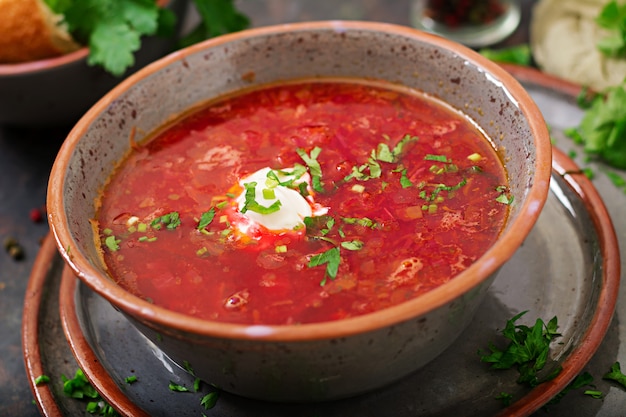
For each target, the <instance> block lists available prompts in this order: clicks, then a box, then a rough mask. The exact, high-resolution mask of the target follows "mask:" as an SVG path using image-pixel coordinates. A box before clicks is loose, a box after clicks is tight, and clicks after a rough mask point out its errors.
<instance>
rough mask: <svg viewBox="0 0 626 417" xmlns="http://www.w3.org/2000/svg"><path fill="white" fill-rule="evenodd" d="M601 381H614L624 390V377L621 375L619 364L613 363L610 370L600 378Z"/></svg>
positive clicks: (625, 384) (625, 376) (625, 377)
mask: <svg viewBox="0 0 626 417" xmlns="http://www.w3.org/2000/svg"><path fill="white" fill-rule="evenodd" d="M602 379H607V380H610V381H615V382H617V383H618V384H620V385H621V386H622V388H624V389H626V375H624V374H623V373H622V370H621V368H620V363H619V362H615V363H614V364H613V365H612V366H611V370H610V371H609V372H608V373H606V374H604V376H602Z"/></svg>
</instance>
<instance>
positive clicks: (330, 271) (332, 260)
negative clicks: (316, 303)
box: [308, 246, 341, 286]
mask: <svg viewBox="0 0 626 417" xmlns="http://www.w3.org/2000/svg"><path fill="white" fill-rule="evenodd" d="M340 262H341V256H340V255H339V247H337V246H335V247H333V248H330V249H328V250H327V251H325V252H322V253H318V254H315V255H313V256H311V258H310V259H309V264H308V266H309V268H314V267H316V266H320V265H326V272H325V273H324V279H323V280H322V282H321V283H320V285H322V286H323V285H325V284H326V279H327V278H330V279H335V278H336V277H337V271H339V263H340Z"/></svg>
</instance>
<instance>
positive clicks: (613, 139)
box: [564, 85, 626, 169]
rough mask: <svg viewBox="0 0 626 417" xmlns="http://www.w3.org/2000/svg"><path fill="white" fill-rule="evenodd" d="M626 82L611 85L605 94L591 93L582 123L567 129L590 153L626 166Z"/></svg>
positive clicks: (586, 103)
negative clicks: (625, 83) (624, 83)
mask: <svg viewBox="0 0 626 417" xmlns="http://www.w3.org/2000/svg"><path fill="white" fill-rule="evenodd" d="M624 87H625V85H618V86H614V87H610V88H608V89H607V90H606V92H605V93H604V94H596V95H592V96H591V97H589V93H588V92H584V94H585V96H587V102H585V103H583V102H582V101H581V100H580V99H579V100H578V103H579V105H581V104H584V105H585V106H587V108H586V111H585V114H584V116H583V118H582V120H581V121H580V124H579V125H578V126H577V127H575V128H570V129H566V130H565V131H564V133H565V135H567V136H568V137H570V138H571V139H573V140H574V141H575V142H576V143H579V144H581V145H583V146H584V150H585V152H586V153H588V154H590V155H595V156H598V157H600V158H602V159H603V160H604V161H605V162H607V163H608V164H610V165H612V166H614V167H616V168H621V169H626V140H625V139H624V137H625V136H626V110H625V109H626V90H625V89H624Z"/></svg>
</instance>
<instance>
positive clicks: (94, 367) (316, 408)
mask: <svg viewBox="0 0 626 417" xmlns="http://www.w3.org/2000/svg"><path fill="white" fill-rule="evenodd" d="M576 170H577V168H576V166H575V165H574V164H573V162H572V161H571V160H569V159H568V158H567V157H566V156H565V155H564V154H562V153H560V152H557V153H556V154H555V158H554V163H553V181H552V183H551V184H552V185H551V192H550V196H549V199H548V202H547V204H546V207H545V209H544V212H542V214H541V217H540V219H539V222H538V223H537V226H536V227H535V229H534V230H533V232H532V233H531V234H530V236H529V237H528V239H527V240H526V242H525V243H524V245H523V246H522V247H521V248H520V250H519V251H518V252H517V253H516V255H515V256H514V258H513V259H512V260H511V261H510V262H509V263H507V264H506V265H505V267H504V268H503V269H502V270H501V272H500V274H499V275H498V277H497V278H496V281H495V282H494V284H493V286H492V288H491V289H490V291H489V293H488V295H487V297H486V299H485V302H484V303H483V304H482V306H481V308H480V310H479V312H478V314H477V316H476V318H475V320H474V322H473V323H472V324H471V325H470V326H469V328H468V329H467V330H466V331H465V332H464V333H463V334H462V335H461V338H460V339H459V340H458V341H457V342H456V343H455V344H454V345H453V346H452V347H451V348H449V349H448V350H447V351H446V352H444V353H443V354H442V355H441V356H440V357H438V358H437V359H436V360H435V361H434V362H432V363H431V364H429V365H427V366H426V367H425V368H423V369H421V370H420V371H418V372H416V373H415V374H413V375H411V376H409V377H408V378H405V379H404V380H402V381H400V382H399V383H396V384H394V385H391V386H389V387H387V388H385V389H382V390H379V391H376V392H373V393H371V394H368V395H363V396H359V397H355V398H352V399H347V400H342V401H335V402H327V403H319V404H303V405H293V404H291V405H287V404H273V403H265V402H261V401H254V400H249V399H245V398H241V397H237V396H234V395H230V394H227V393H221V395H220V398H219V400H218V402H217V405H216V407H215V408H213V409H212V410H210V415H211V416H249V415H255V416H319V415H324V416H345V415H360V416H367V415H376V416H380V415H394V416H400V417H401V416H414V415H429V416H449V415H497V414H499V413H507V414H508V413H516V414H517V415H528V414H530V413H532V412H534V411H536V410H537V409H539V408H540V407H541V406H542V405H544V404H545V403H546V402H547V401H548V400H549V399H550V398H551V397H552V396H554V395H556V394H557V393H558V392H560V391H561V390H562V389H563V388H564V387H565V386H566V385H567V384H568V383H569V382H570V380H571V379H572V378H574V377H575V376H576V375H577V374H578V373H579V372H580V371H581V370H582V369H583V367H584V366H585V364H586V363H587V362H588V361H589V359H590V358H591V357H592V355H593V353H594V352H595V351H596V349H597V348H598V346H599V345H600V343H601V341H602V339H603V337H604V335H605V332H606V330H607V328H608V326H609V323H610V320H611V316H612V313H613V310H614V306H615V300H616V298H617V286H618V283H619V254H618V249H617V241H616V237H615V234H614V231H613V227H612V224H611V221H610V218H609V216H608V214H607V212H606V210H605V208H604V205H603V203H602V201H601V199H600V198H599V196H598V194H597V192H596V190H595V189H594V187H593V186H592V185H591V183H590V182H589V181H588V180H587V179H586V177H584V175H582V174H579V173H578V174H576V173H573V172H574V171H576ZM568 172H569V173H572V174H567V173H568ZM31 281H32V282H31V283H30V285H29V293H28V294H27V299H26V302H27V308H26V310H25V355H26V362H27V365H28V372H29V375H30V377H31V378H33V379H34V378H36V376H38V375H40V374H43V373H45V374H47V375H50V376H51V378H52V379H53V381H54V380H55V379H57V376H55V374H57V375H58V374H59V373H60V372H65V375H68V374H73V372H74V370H72V369H67V368H68V363H69V364H71V365H73V366H74V368H75V365H74V364H73V362H72V360H71V359H73V358H72V356H71V353H70V350H68V349H67V347H66V346H65V344H64V341H63V340H62V339H61V338H62V336H59V334H58V333H59V331H58V330H59V329H58V327H59V323H61V325H62V326H63V328H64V330H65V334H66V337H67V340H68V341H69V344H70V348H71V352H72V353H73V355H74V357H75V359H76V361H77V362H78V365H79V366H80V367H81V368H82V369H83V370H84V372H85V374H86V375H87V377H88V378H89V379H90V380H91V382H92V384H93V385H94V386H95V387H96V388H97V389H98V391H99V392H100V393H101V395H102V396H103V397H104V398H105V399H106V400H107V401H108V402H109V403H110V404H111V405H113V406H114V407H115V408H116V409H117V410H118V411H119V412H120V414H122V415H124V416H169V415H176V416H201V415H202V413H203V412H204V413H209V412H207V411H206V410H204V409H203V407H202V406H201V405H200V399H201V398H202V396H203V395H204V394H206V393H207V392H209V391H210V390H211V389H210V387H208V386H207V385H206V384H205V385H204V386H203V387H202V389H201V392H197V393H196V392H187V393H179V392H172V391H170V390H169V388H168V384H169V382H170V381H173V382H175V383H177V384H181V385H185V386H187V387H189V388H191V387H192V385H193V377H191V376H190V375H188V374H187V373H186V372H185V371H183V370H182V369H180V368H178V367H177V366H176V365H175V364H173V362H171V361H170V360H169V359H168V358H167V357H166V356H165V355H163V354H162V353H161V352H160V351H159V350H158V349H157V348H156V347H155V346H154V345H152V344H151V343H150V342H149V341H148V340H147V339H145V338H144V337H143V336H141V335H140V333H139V332H137V331H136V330H135V329H134V328H133V327H132V326H131V325H130V324H129V323H128V321H127V320H126V319H125V318H124V317H123V316H122V315H121V314H120V313H119V312H118V311H116V310H115V309H114V308H112V307H111V305H110V304H109V303H108V302H106V301H105V300H104V299H102V298H100V297H99V296H98V295H97V294H95V293H93V292H92V291H90V290H89V289H88V288H87V287H86V286H84V285H83V284H81V283H80V282H79V281H78V280H77V279H76V278H75V277H74V276H73V275H72V273H71V272H70V271H69V269H64V268H63V265H62V262H60V261H59V257H58V256H57V255H56V251H55V248H54V245H53V242H52V239H51V238H48V240H47V241H46V243H45V245H44V247H43V248H42V251H41V254H40V259H38V261H37V263H36V266H35V269H34V270H33V276H32V278H31ZM59 285H60V295H59V297H58V301H57V297H56V291H58V288H59ZM57 302H58V303H60V321H59V318H58V316H57V311H56V310H55V309H56V307H57ZM523 310H528V311H529V312H528V313H527V318H526V319H525V320H523V322H525V323H527V324H532V322H534V320H535V319H536V318H543V319H544V320H546V321H547V320H549V319H550V318H552V317H553V316H555V315H556V316H557V317H558V318H559V326H560V327H559V329H560V331H561V332H562V334H563V336H562V337H561V338H559V339H558V342H559V343H555V344H554V345H553V347H552V351H551V352H552V360H553V361H555V362H558V363H560V364H561V365H562V366H563V368H564V370H563V372H562V373H561V374H560V375H559V377H557V378H556V379H554V380H553V381H551V382H548V383H545V384H542V385H541V386H540V388H538V389H535V390H528V389H525V388H523V387H522V386H520V385H518V384H516V383H515V379H516V373H515V372H514V371H493V370H490V369H489V368H488V366H487V365H486V364H483V363H481V362H480V361H479V357H478V354H477V351H478V350H479V349H486V348H487V346H488V343H489V342H491V341H497V340H498V330H499V329H501V328H502V327H503V326H504V324H505V322H506V320H507V319H509V318H511V317H512V316H513V315H515V314H516V313H518V312H520V311H523ZM37 318H39V319H42V318H43V319H44V320H47V322H46V323H44V326H40V327H39V328H37V327H36V326H35V324H36V323H37ZM27 323H30V324H31V325H30V326H29V325H27ZM64 348H65V352H63V353H64V354H63V355H59V352H60V351H62V350H63V349H64ZM63 369H66V370H65V371H63ZM130 375H136V376H137V378H138V382H136V383H134V384H132V385H128V384H126V383H125V382H124V379H125V378H126V377H127V376H130ZM34 391H35V394H36V397H37V400H38V403H39V406H40V407H41V409H42V411H43V412H44V414H46V415H74V414H73V412H72V411H71V410H72V409H74V408H76V407H77V406H80V407H83V409H84V404H79V405H77V404H76V401H75V400H69V399H66V398H65V397H63V395H62V393H61V392H60V386H59V385H58V384H56V385H55V384H54V383H52V384H48V385H45V386H36V387H34ZM503 391H504V392H508V393H512V394H513V396H514V401H513V404H512V405H511V406H510V407H508V408H506V409H503V408H502V405H501V403H500V402H499V401H497V400H495V399H494V397H495V396H496V395H498V394H499V393H500V392H503Z"/></svg>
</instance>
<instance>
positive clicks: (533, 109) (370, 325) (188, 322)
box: [48, 21, 552, 342]
mask: <svg viewBox="0 0 626 417" xmlns="http://www.w3.org/2000/svg"><path fill="white" fill-rule="evenodd" d="M339 28H341V30H355V31H357V30H360V31H370V32H383V33H390V34H395V35H401V36H404V37H406V38H409V39H410V38H412V39H416V40H419V41H422V42H427V43H429V44H432V45H435V46H439V47H441V48H444V49H448V50H452V51H455V52H456V54H457V55H458V56H460V57H461V58H462V59H465V60H466V61H467V62H470V63H472V64H474V65H476V66H478V67H481V68H482V69H484V70H485V71H487V72H488V73H490V75H491V76H492V77H494V78H495V79H497V80H498V81H499V82H501V83H502V84H503V85H504V87H505V88H506V89H507V90H508V92H509V93H510V94H511V95H512V96H513V97H514V98H515V99H516V100H517V102H518V107H519V110H520V111H521V112H522V113H523V114H524V115H525V117H526V118H527V120H528V124H529V127H530V131H531V134H532V135H533V138H534V145H535V148H536V151H535V152H536V160H535V165H534V179H533V183H532V185H531V187H530V189H529V191H528V193H527V196H526V199H525V200H524V202H523V204H522V207H521V208H520V209H519V214H518V217H517V219H516V220H515V221H514V222H512V223H511V224H510V225H509V227H508V229H507V230H506V231H504V232H503V234H502V235H501V236H500V238H499V239H498V243H497V244H495V245H493V246H492V247H491V248H490V249H488V250H487V251H486V252H485V253H484V254H483V256H481V257H480V258H479V259H478V260H477V261H476V262H474V263H473V264H472V265H471V266H469V267H468V268H467V269H466V270H465V271H463V272H461V273H460V274H458V275H457V276H455V277H454V279H452V280H450V281H449V282H447V283H445V284H443V285H441V286H439V287H437V288H435V289H433V290H432V291H430V292H428V293H426V294H423V295H421V296H419V297H417V298H415V299H413V300H409V301H406V302H404V303H402V304H399V305H396V306H393V307H388V308H386V309H383V310H379V311H377V312H374V313H369V314H366V315H362V316H357V317H352V318H347V319H342V320H338V321H330V322H321V323H310V324H301V325H245V324H233V323H223V322H214V321H208V320H203V319H199V318H195V317H191V316H188V315H185V314H182V313H177V312H173V311H171V310H167V309H165V308H163V307H159V306H156V305H154V304H151V303H149V302H148V301H145V300H143V299H141V298H140V297H137V296H135V295H133V294H131V293H129V292H127V291H125V290H124V289H122V288H121V287H120V286H118V285H117V284H116V283H115V282H114V281H113V280H112V279H110V278H109V277H105V276H102V275H101V274H99V273H98V272H97V271H96V269H95V268H94V267H93V266H92V265H91V264H90V262H89V261H88V260H87V259H86V258H85V257H84V256H83V255H82V254H81V253H77V252H72V253H71V254H70V253H68V250H67V249H66V248H72V247H77V246H78V245H76V244H75V241H74V240H73V238H72V236H71V233H70V230H69V229H68V226H67V225H68V224H69V222H68V219H67V217H66V215H65V206H64V203H63V189H64V173H65V172H66V171H67V166H68V163H69V160H70V158H71V156H72V154H73V152H74V148H75V147H76V144H77V143H78V141H79V139H80V137H81V136H83V134H84V133H85V132H86V131H87V130H88V128H89V125H90V123H91V120H92V119H94V118H95V117H96V116H98V115H99V114H101V113H102V112H103V111H104V110H105V109H106V108H107V106H108V105H109V104H110V103H111V102H112V101H113V100H114V99H115V98H116V97H117V96H119V95H120V94H122V93H123V92H125V91H126V90H128V89H131V88H132V86H133V84H134V83H135V82H137V81H139V80H141V79H143V78H145V77H147V76H149V75H151V74H153V73H155V72H158V71H159V70H161V69H162V68H164V67H166V66H168V65H169V64H171V63H173V62H177V61H180V60H184V59H185V58H186V57H187V56H188V55H192V54H194V53H197V52H199V51H203V50H205V49H209V48H211V47H214V46H218V45H222V44H227V43H229V42H233V41H237V40H241V39H247V38H251V37H255V36H259V35H260V36H263V35H270V34H274V33H285V32H298V31H300V32H305V31H312V30H331V31H336V30H338V29H339ZM551 163H552V153H551V143H550V136H549V132H548V129H547V125H546V123H545V121H544V119H543V116H542V114H541V113H540V111H539V109H538V108H537V106H536V105H535V103H534V101H533V100H532V99H531V97H530V95H529V94H528V93H527V92H526V90H525V89H524V88H523V87H522V86H521V85H520V84H519V82H518V81H517V80H516V79H515V78H514V77H513V76H512V75H510V74H509V73H507V72H506V71H505V70H504V69H502V68H501V67H500V66H499V65H497V64H495V63H493V62H491V61H489V60H488V59H487V58H484V57H482V56H481V55H479V54H478V53H476V52H474V51H472V50H471V49H469V48H467V47H464V46H461V45H459V44H457V43H455V42H453V41H449V40H447V39H444V38H440V37H438V36H435V35H431V34H428V33H425V32H421V31H418V30H416V29H413V28H410V27H404V26H399V25H395V24H388V23H374V22H357V21H349V22H344V21H325V22H306V23H293V24H284V25H276V26H267V27H262V28H257V29H249V30H245V31H241V32H237V33H233V34H229V35H223V36H220V37H217V38H214V39H211V40H208V41H205V42H202V43H199V44H196V45H192V46H190V47H188V48H186V49H184V50H181V51H178V52H175V53H172V54H170V55H168V56H166V57H164V58H162V59H160V60H158V61H155V62H154V63H152V64H149V65H148V66H146V67H145V68H143V69H141V70H139V71H138V72H137V73H135V74H133V75H131V76H130V77H128V78H127V79H126V80H124V81H122V82H121V83H120V84H119V85H118V86H117V87H115V88H114V89H113V90H111V91H110V92H109V93H108V94H106V95H105V96H104V97H103V98H102V99H101V100H100V101H98V102H97V103H96V104H95V105H94V106H93V107H92V108H91V109H90V110H89V111H88V112H87V113H86V114H85V116H84V117H83V118H81V120H80V121H79V122H78V123H77V124H76V126H75V127H74V128H73V129H72V131H71V132H70V133H69V135H68V137H67V139H66V140H65V142H64V143H63V145H62V146H61V149H60V151H59V153H58V155H57V158H56V161H55V163H54V166H53V169H52V173H51V177H50V184H49V186H48V220H49V223H50V226H51V229H52V232H53V234H54V236H55V240H56V243H57V248H58V249H59V251H60V253H61V255H62V256H63V258H64V259H65V261H66V263H67V264H68V265H69V266H70V267H71V268H72V269H73V271H74V272H75V274H76V275H77V276H78V277H79V278H80V279H81V280H82V281H84V282H85V283H86V284H87V285H88V286H89V287H90V288H91V289H92V290H94V291H95V292H96V293H98V294H100V295H101V296H102V297H104V298H105V299H107V300H108V301H109V302H111V303H112V304H114V305H116V306H117V307H119V308H120V309H122V310H123V311H124V312H126V313H127V314H128V315H130V316H133V317H134V318H135V319H138V320H140V321H141V322H143V323H144V324H147V325H148V326H150V327H153V328H154V326H155V325H158V326H164V327H165V328H169V329H171V330H172V331H173V332H185V333H190V334H196V335H201V336H213V337H220V338H236V339H262V340H268V341H269V340H280V341H284V342H287V341H303V340H314V339H327V338H336V337H344V336H347V335H352V334H359V333H366V332H370V331H375V330H377V329H381V328H383V327H386V326H390V325H394V324H399V323H401V322H404V321H407V320H410V319H412V318H415V317H419V316H422V315H424V314H425V313H428V312H430V311H433V310H435V309H437V308H438V307H441V306H443V305H445V304H447V303H450V302H452V301H453V300H454V299H455V298H457V297H458V296H459V295H460V294H465V293H467V292H468V291H470V290H471V289H473V288H475V287H476V286H477V285H479V284H481V283H482V282H483V281H484V280H486V279H487V278H488V277H489V276H490V275H491V274H493V273H495V272H496V271H497V270H498V268H499V267H501V266H502V265H503V264H504V263H505V262H506V261H507V260H508V259H509V258H511V256H513V254H514V253H515V251H516V250H517V248H518V247H519V246H520V245H521V243H522V241H523V240H524V239H525V238H526V236H527V235H528V233H529V232H530V230H531V229H532V227H533V226H534V224H535V222H536V220H537V218H538V217H539V214H540V212H541V209H542V208H543V205H544V203H545V201H546V199H547V196H548V191H549V182H550V175H551ZM159 331H160V332H162V333H163V332H164V329H163V328H159Z"/></svg>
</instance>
